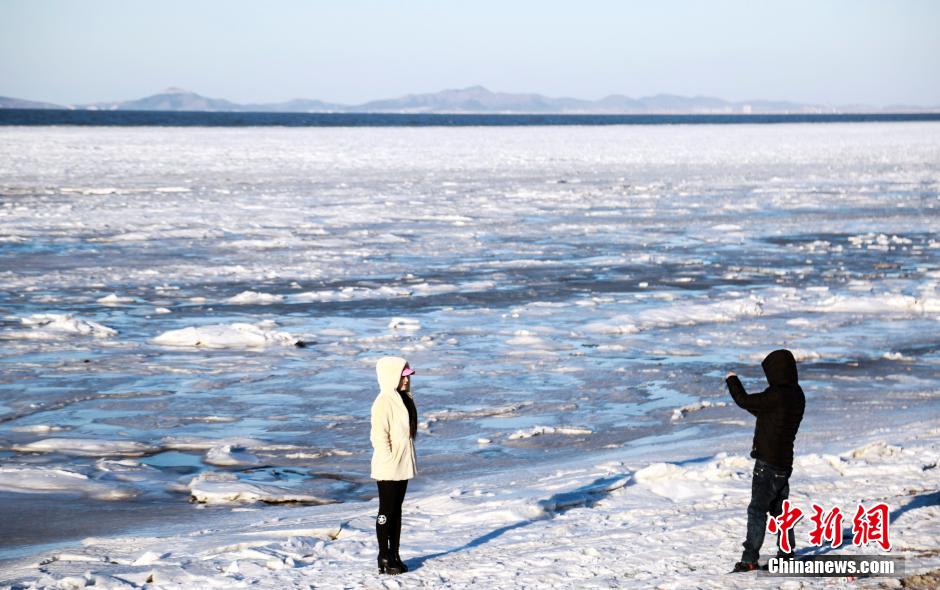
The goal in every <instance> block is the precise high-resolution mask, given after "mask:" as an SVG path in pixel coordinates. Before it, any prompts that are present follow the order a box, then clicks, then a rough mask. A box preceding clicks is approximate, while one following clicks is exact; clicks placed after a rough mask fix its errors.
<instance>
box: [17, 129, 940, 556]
mask: <svg viewBox="0 0 940 590" xmlns="http://www.w3.org/2000/svg"><path fill="white" fill-rule="evenodd" d="M938 282H940V123H936V122H906V123H832V124H780V125H697V126H684V125H650V126H608V127H590V126H584V127H550V126H547V127H519V128H514V127H512V128H493V127H466V128H447V127H444V128H356V129H351V128H299V129H281V128H237V129H236V128H212V129H209V128H185V129H172V128H146V127H127V128H93V127H90V128H69V127H31V128H26V127H21V128H20V127H7V128H3V129H0V367H2V372H0V510H2V511H3V512H4V513H5V514H6V515H7V517H5V518H3V519H0V559H4V558H10V557H17V556H22V555H26V554H28V553H30V552H35V551H39V550H40V549H43V548H48V547H51V546H55V545H56V544H59V543H65V542H69V541H72V540H75V539H81V538H83V537H86V536H88V535H92V534H106V533H112V532H115V531H129V532H142V531H152V530H157V529H159V527H160V526H165V525H167V524H168V523H172V522H186V521H193V520H199V519H204V520H205V521H206V522H211V519H210V518H209V517H210V515H211V514H213V513H221V512H225V513H230V512H231V511H232V510H244V509H249V508H250V509H261V510H262V511H263V510H274V508H272V507H270V506H267V503H280V502H296V503H298V504H305V505H306V504H321V503H327V502H355V501H357V500H365V499H369V498H372V497H373V496H374V495H375V492H374V484H373V483H372V481H371V480H369V479H368V462H369V457H370V448H369V439H368V415H369V409H370V404H371V401H372V399H373V397H374V396H375V394H376V386H375V378H374V368H373V367H374V362H375V360H376V359H377V358H378V357H380V356H382V355H386V354H397V355H401V356H405V357H407V358H408V359H409V361H410V362H411V364H412V366H414V367H415V368H416V369H417V371H418V375H417V377H416V379H415V386H414V393H415V397H416V400H417V405H418V409H419V413H420V420H421V428H420V432H419V436H418V440H417V448H418V459H419V472H420V474H419V478H418V479H416V480H415V482H414V485H413V487H412V488H410V493H415V492H417V493H420V491H421V489H422V486H435V485H438V486H439V485H449V484H450V482H453V485H455V486H458V485H462V483H466V482H469V481H474V480H476V479H478V478H484V477H490V476H492V475H493V474H495V473H500V472H511V471H513V470H518V469H522V468H532V467H533V466H538V465H544V464H551V463H552V462H559V461H572V460H577V459H578V458H579V457H588V458H590V457H593V456H601V455H602V454H605V453H607V454H609V453H610V452H611V450H612V449H614V450H615V449H618V448H626V449H627V450H629V449H630V448H631V447H633V446H636V445H643V444H646V445H648V444H650V442H651V441H663V442H672V441H686V442H688V443H689V444H691V445H693V446H699V447H701V448H702V449H703V450H707V449H709V448H710V444H711V442H710V441H712V440H713V439H714V437H718V436H725V435H728V434H729V433H738V434H739V435H740V439H741V442H742V445H741V446H742V449H741V450H742V453H743V452H744V451H746V450H747V449H746V448H744V447H746V445H747V442H748V440H749V430H750V428H752V426H751V421H750V418H749V416H747V414H745V413H743V412H741V411H740V410H738V409H737V408H735V407H732V406H729V405H727V402H729V401H730V398H729V397H728V396H727V393H726V392H725V390H724V384H723V377H724V374H725V373H726V372H727V371H728V370H731V369H734V370H736V371H737V372H738V373H739V374H741V375H742V378H743V379H744V382H745V385H746V386H748V388H749V389H751V390H759V389H762V388H763V378H762V374H761V372H760V367H759V363H760V360H761V359H762V358H763V356H764V355H765V354H766V353H767V352H769V351H771V350H773V349H776V348H781V347H787V348H790V349H791V350H793V351H794V352H795V353H796V355H797V358H798V360H799V361H800V371H801V382H802V384H803V387H804V389H805V390H806V392H807V405H808V410H807V416H806V420H805V421H804V425H805V426H804V428H807V429H811V430H815V431H816V432H819V431H822V430H825V429H827V428H829V429H832V430H834V431H836V430H839V429H840V428H845V427H846V425H849V424H852V423H853V422H852V420H853V419H854V417H858V416H865V417H868V419H872V418H873V417H874V419H876V420H877V421H878V422H879V423H880V424H882V425H883V427H885V428H891V427H892V426H893V425H909V424H911V423H912V421H914V420H916V418H917V416H924V417H936V416H937V415H938V409H940V330H938V328H940V292H938ZM797 452H798V453H799V448H798V450H797ZM605 456H606V455H605ZM411 490H414V491H415V492H412V491H411ZM324 508H325V507H324ZM298 509H299V508H298ZM742 510H743V508H742Z"/></svg>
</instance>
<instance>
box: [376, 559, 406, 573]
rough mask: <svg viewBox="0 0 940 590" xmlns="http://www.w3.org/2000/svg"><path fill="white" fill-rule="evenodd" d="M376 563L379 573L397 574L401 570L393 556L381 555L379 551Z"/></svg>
mask: <svg viewBox="0 0 940 590" xmlns="http://www.w3.org/2000/svg"><path fill="white" fill-rule="evenodd" d="M378 564H379V573H380V574H388V575H390V576H397V575H398V574H400V573H401V571H402V570H401V567H400V566H399V565H398V563H397V562H396V561H395V559H394V558H390V557H388V556H387V555H382V554H381V553H379V557H378Z"/></svg>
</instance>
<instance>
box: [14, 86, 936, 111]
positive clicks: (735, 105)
mask: <svg viewBox="0 0 940 590" xmlns="http://www.w3.org/2000/svg"><path fill="white" fill-rule="evenodd" d="M0 108H2V109H71V110H119V111H228V112H274V113H513V114H522V113H531V114H549V113H552V114H555V113H561V114H751V113H753V114H772V113H773V114H776V113H800V114H805V113H884V112H893V113H910V112H940V107H921V106H913V105H891V106H887V107H883V108H877V107H871V106H866V105H841V106H831V105H819V104H802V103H795V102H786V101H774V100H752V101H741V102H729V101H726V100H722V99H720V98H713V97H709V96H692V97H688V96H677V95H674V94H657V95H655V96H644V97H640V98H631V97H629V96H623V95H620V94H612V95H610V96H607V97H605V98H602V99H600V100H583V99H579V98H552V97H548V96H543V95H541V94H513V93H508V92H491V91H490V90H487V89H486V88H484V87H482V86H471V87H470V88H461V89H453V90H442V91H440V92H432V93H427V94H409V95H407V96H402V97H400V98H391V99H385V100H373V101H370V102H366V103H363V104H358V105H345V104H337V103H328V102H323V101H320V100H310V99H303V98H298V99H294V100H290V101H287V102H279V103H257V104H238V103H234V102H231V101H228V100H225V99H221V98H208V97H205V96H202V95H199V94H196V93H195V92H191V91H189V90H183V89H182V88H168V89H166V90H164V91H163V92H160V93H159V94H154V95H152V96H147V97H144V98H139V99H136V100H124V101H116V102H99V103H93V104H78V105H57V104H52V103H46V102H36V101H29V100H23V99H18V98H7V97H2V96H0Z"/></svg>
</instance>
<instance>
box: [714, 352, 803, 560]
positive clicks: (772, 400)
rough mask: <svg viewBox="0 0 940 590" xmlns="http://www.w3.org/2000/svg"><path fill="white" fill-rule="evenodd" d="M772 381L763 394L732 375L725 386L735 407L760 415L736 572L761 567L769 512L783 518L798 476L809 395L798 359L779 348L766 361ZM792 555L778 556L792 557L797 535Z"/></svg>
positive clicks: (780, 552) (762, 364)
mask: <svg viewBox="0 0 940 590" xmlns="http://www.w3.org/2000/svg"><path fill="white" fill-rule="evenodd" d="M761 367H762V368H763V369H764V374H765V375H766V376H767V383H768V384H769V385H770V387H768V388H767V389H765V390H764V391H762V392H761V393H753V394H748V393H747V392H746V391H744V386H743V385H742V384H741V380H740V379H738V376H737V375H735V374H734V373H733V372H731V373H728V376H727V378H726V379H725V383H727V385H728V390H729V391H730V392H731V397H732V398H734V403H736V404H738V406H740V407H741V408H743V409H745V410H747V411H748V412H750V413H751V414H753V415H754V416H756V417H757V424H756V426H755V427H754V442H753V444H752V446H751V457H753V458H754V459H755V461H754V475H753V478H752V480H751V502H750V504H748V507H747V537H746V538H745V540H744V553H743V554H742V555H741V561H739V562H738V563H736V564H735V566H734V571H736V572H741V571H751V570H754V569H757V567H758V565H757V559H758V557H759V556H760V548H761V545H762V544H763V543H764V529H765V527H766V526H767V513H768V512H769V513H770V514H771V516H779V515H780V513H781V512H782V511H783V508H782V505H783V501H784V500H786V499H787V498H788V497H789V495H790V474H791V473H792V472H793V440H794V439H795V438H796V431H797V430H799V428H800V421H801V420H802V419H803V410H804V408H805V407H806V397H805V396H804V395H803V390H802V389H801V388H800V385H799V382H798V380H797V373H796V359H794V358H793V353H791V352H790V351H789V350H775V351H773V352H772V353H770V354H768V355H767V358H765V359H764V361H763V362H762V363H761ZM788 539H789V541H790V549H791V553H789V554H787V553H784V552H783V551H781V550H780V549H779V546H780V545H779V542H778V544H777V547H778V550H777V557H784V558H787V557H793V553H792V550H793V547H794V533H793V529H790V531H789V534H788Z"/></svg>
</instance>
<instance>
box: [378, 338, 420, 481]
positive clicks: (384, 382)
mask: <svg viewBox="0 0 940 590" xmlns="http://www.w3.org/2000/svg"><path fill="white" fill-rule="evenodd" d="M406 364H407V361H406V360H405V359H403V358H399V357H395V356H386V357H382V358H380V359H379V361H378V363H376V365H375V373H376V376H377V377H378V379H379V395H377V396H376V398H375V401H374V402H372V432H371V434H370V439H371V440H372V448H373V451H372V475H371V477H372V479H377V480H380V481H401V480H403V479H411V478H413V477H414V476H415V474H416V473H417V472H418V471H417V467H416V465H415V445H414V441H413V440H412V438H411V426H410V424H409V421H408V408H407V407H405V402H403V401H402V400H401V395H400V394H399V393H398V391H397V388H398V383H399V382H400V381H401V372H402V371H403V370H404V368H405V365H406ZM405 395H409V396H410V395H411V393H407V394H405Z"/></svg>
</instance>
